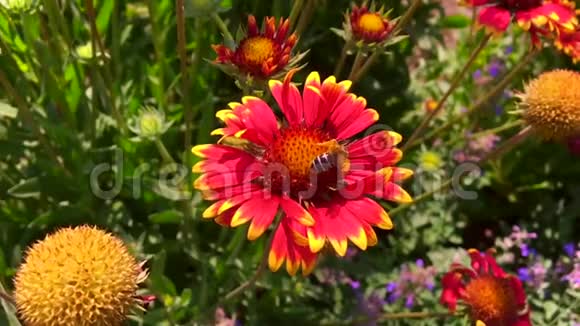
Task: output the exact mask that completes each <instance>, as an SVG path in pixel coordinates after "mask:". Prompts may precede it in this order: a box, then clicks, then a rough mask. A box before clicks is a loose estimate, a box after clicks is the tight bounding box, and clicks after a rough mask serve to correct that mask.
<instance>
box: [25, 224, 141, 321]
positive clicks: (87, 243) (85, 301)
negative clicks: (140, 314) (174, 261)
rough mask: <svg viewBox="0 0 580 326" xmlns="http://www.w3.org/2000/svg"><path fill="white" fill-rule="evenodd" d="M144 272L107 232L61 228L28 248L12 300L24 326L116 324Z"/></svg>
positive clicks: (132, 302) (132, 301)
mask: <svg viewBox="0 0 580 326" xmlns="http://www.w3.org/2000/svg"><path fill="white" fill-rule="evenodd" d="M144 275H145V274H144V272H143V271H142V270H141V267H140V265H139V264H138V263H137V261H136V260H135V258H133V257H132V256H131V255H130V254H129V252H128V251H127V248H126V247H125V245H124V244H123V242H122V241H121V240H119V239H118V238H116V237H114V236H113V235H111V234H108V233H106V232H104V231H102V230H99V229H96V228H94V227H90V226H80V227H76V228H65V229H61V230H59V231H57V232H55V233H53V234H50V235H48V236H47V237H46V238H45V239H44V240H42V241H40V242H37V243H35V244H34V245H33V246H32V247H31V248H30V249H29V250H28V252H27V255H26V258H25V262H24V263H23V264H22V265H21V266H20V268H19V270H18V272H17V274H16V281H15V291H14V298H15V301H16V306H17V308H18V312H19V314H20V317H21V318H22V319H23V321H24V322H25V323H26V324H27V325H35V326H36V325H39V326H40V325H120V324H121V323H122V322H123V320H125V318H126V316H127V314H128V313H129V312H130V310H131V308H132V307H133V306H134V305H135V304H136V303H137V301H136V297H135V291H136V290H137V286H138V283H139V282H140V281H142V280H143V278H144Z"/></svg>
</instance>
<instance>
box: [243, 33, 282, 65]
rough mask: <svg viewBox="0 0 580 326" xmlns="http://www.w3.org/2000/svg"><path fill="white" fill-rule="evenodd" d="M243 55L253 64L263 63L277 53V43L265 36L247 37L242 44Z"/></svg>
mask: <svg viewBox="0 0 580 326" xmlns="http://www.w3.org/2000/svg"><path fill="white" fill-rule="evenodd" d="M241 51H242V56H243V57H244V59H245V60H246V61H247V62H248V63H249V64H251V65H262V63H263V62H265V61H267V60H268V59H269V58H272V57H274V55H275V53H276V44H275V43H274V41H272V40H271V39H269V38H267V37H264V36H255V37H251V38H248V39H246V40H245V41H244V42H243V43H242V45H241Z"/></svg>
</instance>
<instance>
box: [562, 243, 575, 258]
mask: <svg viewBox="0 0 580 326" xmlns="http://www.w3.org/2000/svg"><path fill="white" fill-rule="evenodd" d="M575 251H576V245H575V244H574V243H572V242H569V243H567V244H565V245H564V252H565V253H566V255H568V257H574V253H575Z"/></svg>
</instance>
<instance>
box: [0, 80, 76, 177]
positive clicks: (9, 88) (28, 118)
mask: <svg viewBox="0 0 580 326" xmlns="http://www.w3.org/2000/svg"><path fill="white" fill-rule="evenodd" d="M0 85H2V87H3V88H4V89H5V90H6V93H7V94H8V95H9V96H11V97H12V99H13V100H14V102H15V103H16V106H17V107H18V109H19V111H20V112H21V114H22V118H23V119H24V121H25V122H26V123H27V124H28V125H29V126H30V128H32V132H33V133H34V135H35V137H36V138H37V139H38V141H39V142H40V144H41V145H42V147H43V148H44V149H45V150H46V151H47V152H48V155H49V156H50V158H51V159H52V160H53V161H55V163H56V164H57V165H58V166H59V167H60V168H61V169H62V170H63V171H64V173H65V174H66V176H68V177H71V176H72V174H71V173H70V171H69V170H68V169H67V168H66V166H65V165H64V163H63V162H62V160H61V159H60V158H59V156H58V155H57V153H56V150H55V149H54V148H53V147H52V145H51V144H50V142H49V141H48V139H47V138H46V137H45V135H44V134H43V133H42V131H41V129H40V126H38V124H37V123H36V120H35V119H34V114H33V113H32V111H31V110H30V108H29V107H28V104H27V103H26V101H25V100H24V98H22V97H21V96H20V94H18V92H16V89H15V88H14V86H13V85H12V83H10V81H9V80H8V78H7V77H6V75H5V74H4V72H3V71H2V70H1V69H0Z"/></svg>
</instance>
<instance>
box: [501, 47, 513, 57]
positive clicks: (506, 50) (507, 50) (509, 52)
mask: <svg viewBox="0 0 580 326" xmlns="http://www.w3.org/2000/svg"><path fill="white" fill-rule="evenodd" d="M513 52H514V47H513V46H511V45H508V46H506V47H505V49H504V50H503V53H505V54H506V55H510V54H512V53H513Z"/></svg>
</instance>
